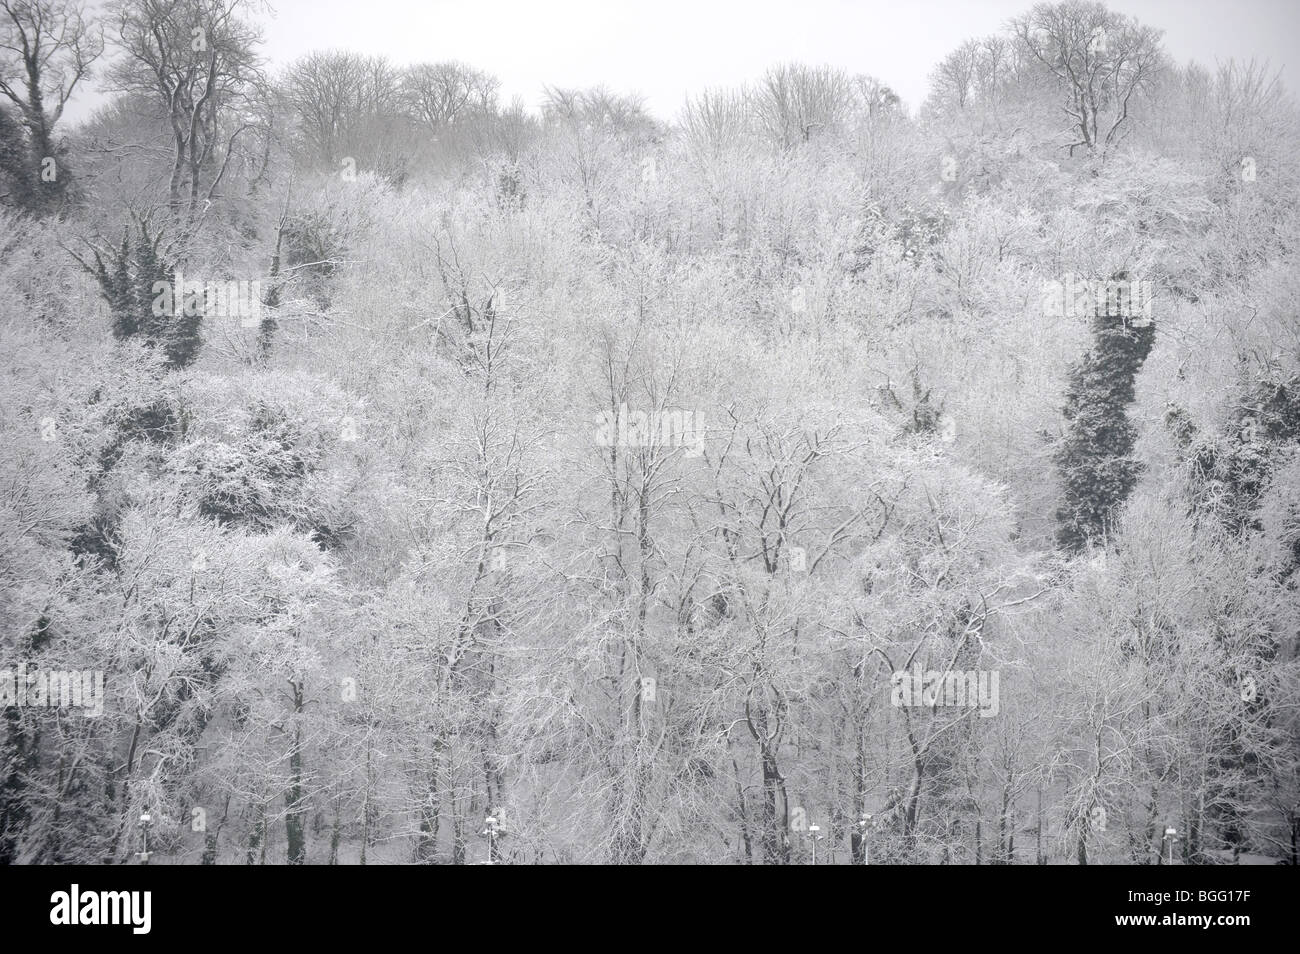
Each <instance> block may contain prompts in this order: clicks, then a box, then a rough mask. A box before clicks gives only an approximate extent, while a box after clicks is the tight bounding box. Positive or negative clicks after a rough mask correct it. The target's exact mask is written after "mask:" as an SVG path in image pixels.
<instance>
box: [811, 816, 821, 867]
mask: <svg viewBox="0 0 1300 954" xmlns="http://www.w3.org/2000/svg"><path fill="white" fill-rule="evenodd" d="M821 831H822V827H821V825H809V826H808V838H809V840H810V841H811V842H812V863H813V864H814V865H815V864H817V842H819V841H821V840H822V834H821Z"/></svg>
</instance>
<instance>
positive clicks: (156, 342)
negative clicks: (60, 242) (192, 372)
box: [77, 221, 204, 369]
mask: <svg viewBox="0 0 1300 954" xmlns="http://www.w3.org/2000/svg"><path fill="white" fill-rule="evenodd" d="M136 229H137V234H136V236H135V238H134V241H133V240H132V235H131V230H130V228H127V229H125V230H124V231H123V233H122V241H121V243H120V244H119V245H117V246H115V247H112V248H108V249H104V250H101V249H94V250H93V252H92V254H93V256H94V264H93V265H91V264H88V263H87V262H85V261H83V260H82V259H81V258H77V261H78V262H79V263H80V264H81V266H82V267H83V268H84V269H85V270H86V271H87V272H89V273H90V274H91V275H92V276H94V278H95V280H96V281H97V282H98V283H99V292H100V295H101V296H102V297H103V299H104V301H106V302H107V303H108V307H109V311H110V312H111V314H112V316H113V336H114V337H115V338H117V339H118V340H119V341H127V340H131V339H139V340H141V341H143V342H144V344H146V345H147V346H148V347H150V348H159V349H161V350H162V352H163V354H164V355H165V356H166V359H167V367H168V368H172V369H175V368H184V367H187V366H188V365H190V364H191V363H193V361H194V359H195V358H197V357H198V354H199V349H200V347H201V346H202V343H203V341H202V324H203V308H204V300H203V296H202V294H199V295H192V296H189V297H186V296H185V295H184V294H183V289H179V288H174V287H172V286H173V284H174V278H175V272H176V264H175V263H173V262H171V261H169V257H170V256H169V253H168V250H167V249H166V248H163V247H162V239H163V233H162V231H161V230H160V231H159V232H158V233H157V234H156V235H153V236H151V235H150V234H149V224H148V222H145V221H138V222H137V223H136ZM106 259H107V261H105V260H106Z"/></svg>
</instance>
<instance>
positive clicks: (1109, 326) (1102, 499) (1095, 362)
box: [1055, 275, 1155, 552]
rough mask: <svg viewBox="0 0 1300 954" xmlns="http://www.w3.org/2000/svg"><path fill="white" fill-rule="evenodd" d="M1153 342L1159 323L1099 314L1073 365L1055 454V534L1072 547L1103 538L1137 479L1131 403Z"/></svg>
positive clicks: (1138, 470) (1138, 469)
mask: <svg viewBox="0 0 1300 954" xmlns="http://www.w3.org/2000/svg"><path fill="white" fill-rule="evenodd" d="M1115 280H1116V281H1125V280H1127V277H1126V276H1124V275H1119V276H1117V277H1116V278H1115ZM1099 310H1100V311H1103V312H1104V309H1099ZM1154 341H1155V326H1154V325H1150V324H1148V325H1147V326H1146V327H1145V328H1135V327H1133V326H1132V325H1131V324H1130V323H1129V321H1128V319H1126V318H1125V317H1123V316H1116V315H1107V314H1104V313H1103V314H1098V315H1096V316H1095V317H1094V318H1093V346H1092V348H1091V350H1090V351H1089V352H1088V353H1087V354H1086V355H1084V357H1083V360H1082V361H1080V362H1079V363H1078V364H1077V365H1075V366H1074V367H1073V368H1072V369H1071V372H1070V383H1069V386H1068V387H1067V389H1066V395H1065V418H1066V421H1067V422H1068V426H1067V429H1066V434H1065V439H1064V440H1063V441H1062V443H1061V446H1060V447H1059V448H1058V449H1057V452H1056V455H1055V458H1056V465H1057V467H1058V469H1059V470H1060V473H1061V477H1062V480H1063V482H1064V484H1065V494H1064V496H1065V499H1064V503H1063V504H1062V506H1061V507H1060V509H1059V510H1057V512H1056V518H1057V522H1058V524H1059V526H1058V528H1057V533H1056V539H1057V543H1058V544H1059V545H1060V546H1061V547H1063V548H1064V549H1066V550H1067V551H1070V552H1078V551H1079V550H1082V549H1083V548H1084V547H1086V546H1087V545H1088V543H1089V542H1090V541H1097V540H1100V539H1102V538H1103V537H1104V536H1105V534H1106V532H1107V530H1108V529H1109V526H1110V522H1111V520H1112V518H1113V515H1114V513H1115V511H1116V509H1117V508H1118V507H1119V506H1120V505H1121V504H1122V503H1123V502H1124V501H1125V500H1126V499H1127V498H1128V495H1129V494H1130V493H1131V492H1132V490H1133V488H1134V486H1135V485H1136V484H1137V479H1138V476H1139V474H1140V473H1141V469H1142V465H1141V464H1140V463H1139V462H1138V461H1136V460H1134V459H1133V458H1132V457H1131V456H1130V455H1131V454H1132V451H1133V444H1134V442H1135V440H1136V438H1137V431H1136V429H1135V428H1134V427H1133V425H1132V423H1131V422H1130V421H1129V419H1128V410H1127V409H1128V406H1129V405H1130V404H1132V403H1133V394H1134V380H1135V379H1136V377H1137V373H1138V371H1139V370H1141V368H1142V364H1143V362H1144V361H1146V358H1147V355H1148V354H1150V353H1151V346H1152V344H1153V342H1154Z"/></svg>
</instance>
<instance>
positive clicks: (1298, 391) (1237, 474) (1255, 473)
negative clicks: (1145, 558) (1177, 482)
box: [1165, 377, 1300, 532]
mask: <svg viewBox="0 0 1300 954" xmlns="http://www.w3.org/2000/svg"><path fill="white" fill-rule="evenodd" d="M1165 423H1166V426H1167V427H1169V428H1170V430H1171V432H1172V433H1173V435H1174V438H1175V439H1176V440H1177V441H1178V444H1179V448H1180V451H1181V455H1182V459H1183V461H1184V462H1185V463H1186V464H1187V465H1188V466H1189V467H1190V468H1191V471H1192V481H1193V487H1192V492H1193V497H1194V506H1195V507H1196V509H1197V510H1198V511H1202V512H1209V513H1213V514H1214V515H1215V517H1216V518H1217V519H1218V520H1219V521H1220V522H1221V524H1222V525H1223V526H1224V527H1225V528H1227V529H1229V530H1233V531H1237V532H1241V531H1243V530H1255V531H1259V530H1262V529H1263V528H1262V526H1261V525H1260V522H1259V515H1258V513H1257V504H1258V502H1259V498H1260V494H1262V493H1263V491H1264V490H1265V488H1266V487H1267V486H1268V482H1269V479H1270V477H1271V476H1272V473H1273V471H1274V469H1275V468H1276V467H1277V465H1278V463H1279V461H1280V460H1281V458H1282V455H1283V454H1284V453H1285V452H1286V450H1287V449H1289V448H1291V447H1294V446H1295V445H1296V444H1297V443H1300V378H1296V377H1292V378H1290V379H1289V380H1285V381H1279V380H1276V379H1274V378H1264V379H1262V380H1259V381H1256V382H1254V383H1253V384H1248V385H1245V386H1243V387H1242V389H1241V392H1240V396H1239V397H1238V399H1237V401H1236V403H1235V405H1234V409H1233V412H1232V416H1231V418H1230V419H1229V423H1228V427H1227V428H1226V430H1225V432H1224V433H1223V434H1221V435H1213V434H1209V435H1207V434H1203V433H1201V432H1199V431H1198V430H1197V428H1196V426H1195V425H1194V424H1193V423H1192V422H1191V421H1190V420H1188V419H1187V415H1186V413H1185V412H1183V411H1182V410H1181V409H1178V408H1174V409H1171V410H1170V411H1169V412H1168V413H1167V414H1166V415H1165Z"/></svg>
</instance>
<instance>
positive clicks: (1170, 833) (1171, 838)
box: [1165, 828, 1178, 865]
mask: <svg viewBox="0 0 1300 954" xmlns="http://www.w3.org/2000/svg"><path fill="white" fill-rule="evenodd" d="M1177 840H1178V829H1177V828H1166V829H1165V841H1167V842H1169V863H1170V864H1171V865H1172V864H1173V863H1174V842H1176V841H1177Z"/></svg>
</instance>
